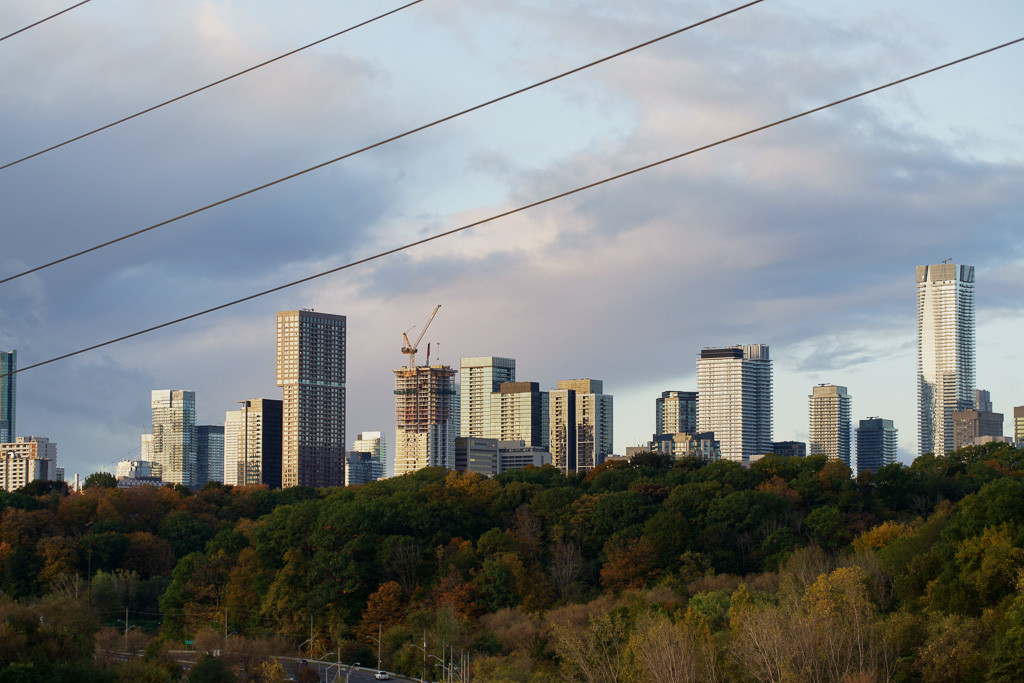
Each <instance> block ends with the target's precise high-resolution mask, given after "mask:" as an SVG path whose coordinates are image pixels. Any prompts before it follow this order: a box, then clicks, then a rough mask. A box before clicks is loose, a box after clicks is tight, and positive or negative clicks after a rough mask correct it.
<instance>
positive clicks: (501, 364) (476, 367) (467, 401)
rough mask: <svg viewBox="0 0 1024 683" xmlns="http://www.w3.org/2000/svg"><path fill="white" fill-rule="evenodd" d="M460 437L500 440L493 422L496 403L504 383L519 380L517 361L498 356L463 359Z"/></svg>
mask: <svg viewBox="0 0 1024 683" xmlns="http://www.w3.org/2000/svg"><path fill="white" fill-rule="evenodd" d="M459 365H460V368H459V392H460V396H459V413H460V416H461V419H460V420H459V436H471V437H474V438H478V439H496V438H500V437H499V436H498V435H497V434H495V431H496V429H497V427H498V426H497V425H495V424H494V423H493V421H492V419H491V418H492V413H493V412H494V411H493V408H492V403H494V402H496V401H497V400H498V397H497V394H498V393H499V392H500V390H501V385H502V383H504V382H515V381H516V361H515V359H513V358H499V357H497V356H475V357H472V358H463V359H462V362H461V363H460V364H459Z"/></svg>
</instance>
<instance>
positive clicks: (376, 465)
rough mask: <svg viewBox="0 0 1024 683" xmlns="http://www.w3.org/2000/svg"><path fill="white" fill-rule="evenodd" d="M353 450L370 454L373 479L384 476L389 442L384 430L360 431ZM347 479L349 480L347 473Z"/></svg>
mask: <svg viewBox="0 0 1024 683" xmlns="http://www.w3.org/2000/svg"><path fill="white" fill-rule="evenodd" d="M352 450H353V451H355V452H358V453H369V454H370V469H371V474H372V476H373V479H372V481H377V480H378V479H383V478H384V473H385V471H386V470H387V462H388V444H387V440H386V439H385V438H384V434H383V432H359V434H358V435H357V436H356V441H355V443H354V444H352ZM345 480H346V481H348V475H347V474H346V475H345ZM346 486H347V484H346Z"/></svg>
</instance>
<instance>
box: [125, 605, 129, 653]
mask: <svg viewBox="0 0 1024 683" xmlns="http://www.w3.org/2000/svg"><path fill="white" fill-rule="evenodd" d="M124 651H125V654H128V605H125V606H124Z"/></svg>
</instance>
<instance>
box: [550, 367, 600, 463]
mask: <svg viewBox="0 0 1024 683" xmlns="http://www.w3.org/2000/svg"><path fill="white" fill-rule="evenodd" d="M548 400H549V419H548V430H549V437H548V446H549V450H550V452H551V456H552V462H553V463H554V465H555V467H558V468H559V469H561V470H562V471H563V472H566V473H568V472H586V471H589V470H592V469H594V468H595V467H597V466H598V465H600V464H601V463H603V462H604V459H605V458H606V457H607V456H609V455H611V453H612V440H613V439H612V437H613V432H612V420H613V414H612V410H613V402H612V396H610V395H608V394H605V393H604V382H603V381H601V380H599V379H565V380H559V381H558V388H557V389H555V390H553V391H551V392H550V394H549V399H548Z"/></svg>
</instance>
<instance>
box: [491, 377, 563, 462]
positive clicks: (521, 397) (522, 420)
mask: <svg viewBox="0 0 1024 683" xmlns="http://www.w3.org/2000/svg"><path fill="white" fill-rule="evenodd" d="M548 402H549V396H548V392H546V391H541V390H540V385H539V384H538V383H537V382H502V384H501V387H500V389H499V391H498V393H497V394H494V395H493V396H492V397H491V419H490V425H491V426H490V429H489V432H490V433H491V434H492V437H491V438H494V439H498V440H499V441H523V442H524V443H525V444H526V445H527V446H530V447H533V446H537V447H540V448H543V449H545V450H546V449H547V447H548V438H549V426H548V420H549V419H550V416H549V411H550V407H549V403H548Z"/></svg>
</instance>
